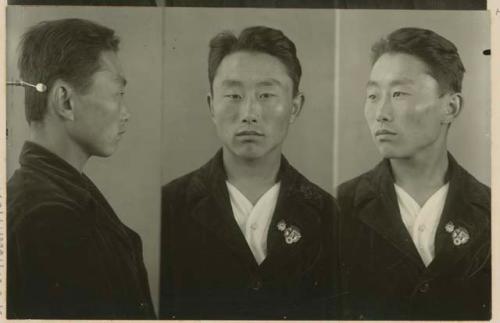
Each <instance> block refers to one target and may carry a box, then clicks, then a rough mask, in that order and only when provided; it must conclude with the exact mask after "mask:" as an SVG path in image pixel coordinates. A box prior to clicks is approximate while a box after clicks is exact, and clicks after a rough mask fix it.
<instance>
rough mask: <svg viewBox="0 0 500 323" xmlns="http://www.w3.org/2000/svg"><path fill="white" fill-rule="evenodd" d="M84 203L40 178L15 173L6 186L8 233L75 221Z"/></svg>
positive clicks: (29, 173)
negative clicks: (40, 224)
mask: <svg viewBox="0 0 500 323" xmlns="http://www.w3.org/2000/svg"><path fill="white" fill-rule="evenodd" d="M83 204H85V203H84V201H82V200H80V199H78V198H77V197H76V196H72V195H71V194H70V193H69V192H68V191H67V190H65V189H64V187H62V186H61V185H59V184H58V183H57V181H54V180H52V179H51V178H50V177H48V176H44V174H42V173H39V172H36V171H32V170H26V169H22V168H21V169H19V170H17V171H16V172H15V173H14V174H13V176H12V177H11V178H10V179H9V181H8V183H7V221H8V226H9V230H14V229H15V228H18V227H20V226H26V225H34V226H37V225H38V224H37V223H44V225H51V224H52V223H60V222H61V221H63V222H74V221H79V220H78V219H79V216H78V215H79V214H80V213H81V212H80V210H81V208H82V205H83Z"/></svg>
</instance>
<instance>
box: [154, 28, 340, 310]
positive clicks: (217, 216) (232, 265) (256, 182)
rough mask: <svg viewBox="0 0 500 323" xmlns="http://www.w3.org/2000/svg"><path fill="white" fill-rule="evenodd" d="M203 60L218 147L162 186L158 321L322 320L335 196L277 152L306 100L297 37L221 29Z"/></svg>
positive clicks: (329, 280) (328, 303) (330, 281)
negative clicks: (301, 86) (200, 163)
mask: <svg viewBox="0 0 500 323" xmlns="http://www.w3.org/2000/svg"><path fill="white" fill-rule="evenodd" d="M208 65H209V69H208V73H209V81H210V93H209V96H208V105H209V113H210V117H211V119H212V122H213V124H214V125H215V128H216V134H217V136H218V139H219V140H220V143H221V146H222V148H221V149H220V150H219V151H218V152H217V153H216V154H215V156H214V157H213V158H212V159H211V160H210V161H209V162H208V163H207V164H205V165H204V166H202V167H201V168H199V169H198V170H195V171H194V172H192V173H190V174H188V175H185V176H183V177H180V178H178V179H175V180H173V181H172V182H170V183H169V184H167V185H166V186H164V187H163V191H162V243H161V254H162V259H161V270H160V272H161V286H160V304H161V305H160V316H161V318H177V319H181V318H197V319H200V318H206V319H207V318H211V319H283V318H294V317H299V318H314V317H326V316H327V315H328V312H329V311H330V310H333V309H334V308H335V299H334V296H333V295H334V292H335V288H336V285H335V283H334V280H335V279H336V278H338V275H337V274H336V262H337V259H336V250H335V248H334V246H335V245H336V244H335V242H334V240H335V237H336V234H335V232H334V228H335V225H334V222H335V221H336V217H337V207H336V203H335V202H334V200H333V198H332V196H331V195H329V194H328V193H326V192H325V191H323V190H322V189H321V188H319V187H318V186H316V185H315V184H313V183H311V182H310V181H308V180H307V179H306V178H305V177H304V176H303V175H301V174H300V173H299V172H298V171H297V170H296V169H294V168H293V167H292V166H291V165H290V163H289V162H288V161H287V159H286V158H285V157H284V156H283V155H282V144H283V142H284V140H285V138H286V136H287V132H288V128H289V127H290V126H291V125H292V124H293V123H294V121H295V120H296V119H297V118H298V117H299V114H300V112H301V109H302V106H303V104H304V95H303V94H302V93H301V92H300V90H299V82H300V77H301V65H300V62H299V60H298V58H297V56H296V48H295V46H294V43H293V42H292V41H291V40H290V39H289V38H287V37H286V35H285V34H284V33H283V32H282V31H280V30H277V29H273V28H269V27H264V26H256V27H248V28H245V29H243V30H242V31H241V33H240V34H239V35H238V36H236V35H234V34H233V33H229V32H223V33H219V34H218V35H216V36H215V37H213V38H212V39H211V41H210V52H209V59H208ZM201 139H202V138H200V140H201Z"/></svg>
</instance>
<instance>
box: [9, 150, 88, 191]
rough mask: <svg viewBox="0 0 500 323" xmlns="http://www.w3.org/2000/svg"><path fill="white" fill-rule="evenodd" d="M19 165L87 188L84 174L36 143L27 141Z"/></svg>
mask: <svg viewBox="0 0 500 323" xmlns="http://www.w3.org/2000/svg"><path fill="white" fill-rule="evenodd" d="M19 163H20V164H21V166H23V167H28V168H32V169H36V170H38V171H40V172H43V173H48V174H50V175H52V176H56V177H60V178H64V179H65V180H68V181H70V182H72V183H73V184H75V185H79V186H82V187H85V177H84V175H83V174H82V173H80V172H79V171H78V170H77V169H76V168H74V167H73V166H71V164H69V163H68V162H67V161H65V160H64V159H62V158H61V157H59V156H57V155H56V154H54V153H53V152H51V151H50V150H48V149H47V148H45V147H42V146H40V145H38V144H36V143H34V142H31V141H26V142H25V143H24V145H23V148H22V150H21V154H20V156H19Z"/></svg>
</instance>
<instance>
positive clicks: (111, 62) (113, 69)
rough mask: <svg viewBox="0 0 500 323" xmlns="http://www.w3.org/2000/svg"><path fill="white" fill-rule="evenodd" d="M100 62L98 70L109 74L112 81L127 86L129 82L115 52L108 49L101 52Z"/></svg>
mask: <svg viewBox="0 0 500 323" xmlns="http://www.w3.org/2000/svg"><path fill="white" fill-rule="evenodd" d="M99 62H100V68H99V71H98V72H100V73H103V74H106V75H108V76H109V78H110V79H111V80H112V81H114V82H116V83H118V84H120V85H121V86H125V85H126V84H127V80H126V78H125V76H124V74H123V69H122V66H121V63H120V60H119V59H118V55H116V53H115V52H111V51H106V52H103V53H101V56H100V59H99Z"/></svg>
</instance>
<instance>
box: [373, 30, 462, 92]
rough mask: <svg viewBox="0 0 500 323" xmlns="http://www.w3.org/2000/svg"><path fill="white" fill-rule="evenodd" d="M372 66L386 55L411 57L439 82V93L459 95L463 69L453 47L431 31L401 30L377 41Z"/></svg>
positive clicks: (446, 40)
mask: <svg viewBox="0 0 500 323" xmlns="http://www.w3.org/2000/svg"><path fill="white" fill-rule="evenodd" d="M371 51H372V64H375V62H376V61H377V60H378V59H379V58H380V56H382V55H383V54H386V53H404V54H408V55H412V56H414V57H416V58H418V59H420V60H421V61H422V62H424V63H425V64H426V65H427V67H428V68H429V71H428V72H429V74H430V75H431V76H432V77H433V78H434V79H435V80H436V81H437V82H438V84H439V87H440V90H441V92H442V93H443V94H444V93H446V92H449V91H453V92H455V93H457V92H461V91H462V80H463V77H464V73H465V68H464V65H463V64H462V60H461V59H460V55H458V51H457V48H456V46H455V45H454V44H453V43H452V42H451V41H449V40H448V39H446V38H444V37H443V36H441V35H438V34H437V33H435V32H434V31H432V30H427V29H421V28H401V29H398V30H396V31H393V32H392V33H390V34H389V35H388V36H387V37H386V38H382V39H380V40H379V41H378V42H376V43H375V44H374V45H373V46H372V50H371Z"/></svg>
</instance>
